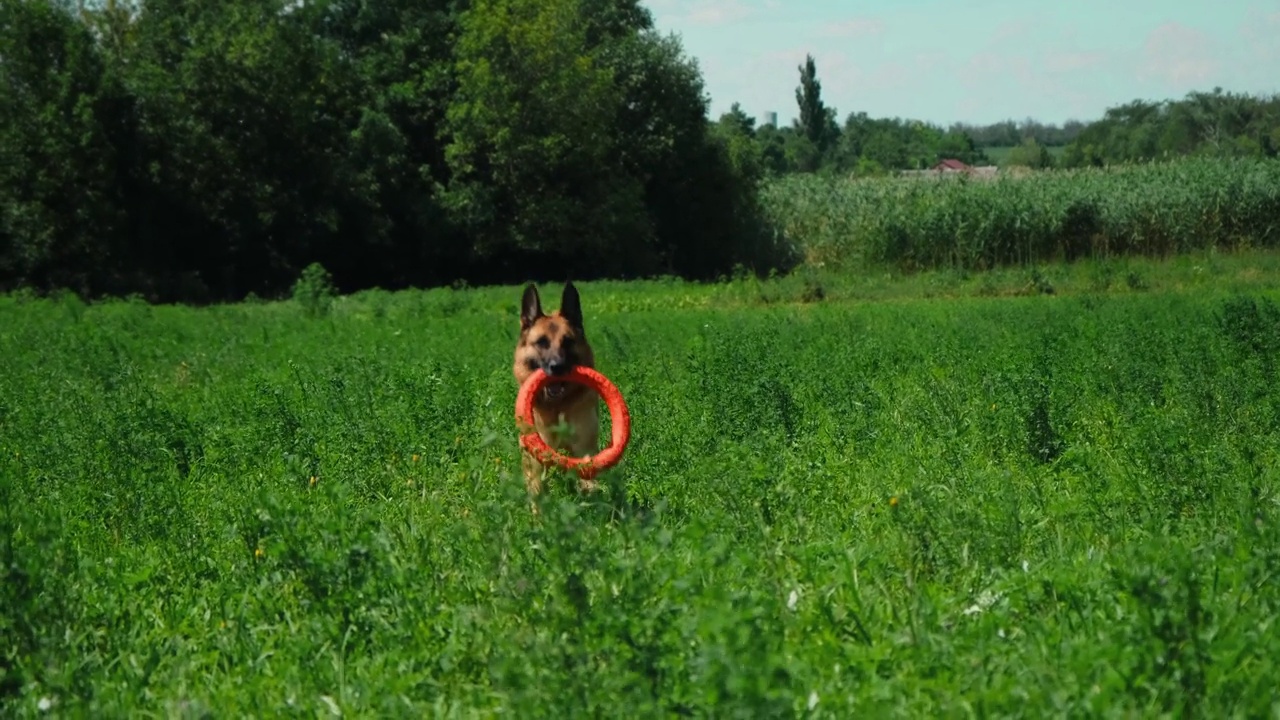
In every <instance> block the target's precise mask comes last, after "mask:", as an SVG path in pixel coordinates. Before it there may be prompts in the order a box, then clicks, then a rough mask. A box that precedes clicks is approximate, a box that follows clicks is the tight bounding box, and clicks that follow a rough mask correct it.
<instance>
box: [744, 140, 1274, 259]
mask: <svg viewBox="0 0 1280 720" xmlns="http://www.w3.org/2000/svg"><path fill="white" fill-rule="evenodd" d="M763 203H764V207H765V208H766V211H767V213H768V215H769V216H770V217H771V218H772V220H773V222H774V223H775V224H776V226H777V227H778V228H779V229H780V231H781V232H782V233H783V235H784V236H785V237H786V238H787V239H789V240H790V241H791V242H793V243H795V244H796V245H798V246H799V248H800V249H801V250H802V251H803V252H804V254H805V256H806V258H807V260H808V262H809V263H811V264H823V265H826V266H833V267H842V268H867V267H879V266H885V265H889V266H893V267H898V268H901V269H905V270H917V269H923V268H965V269H983V268H991V267H996V266H1001V265H1012V264H1030V263H1037V262H1048V261H1054V260H1062V259H1066V260H1074V259H1078V258H1082V257H1093V258H1102V257H1114V256H1120V255H1146V256H1165V255H1168V254H1171V253H1181V252H1188V251H1192V250H1204V249H1207V248H1218V249H1238V248H1242V247H1274V246H1275V245H1277V244H1278V243H1280V161H1276V160H1260V159H1209V158H1192V159H1183V160H1177V161H1172V162H1166V163H1159V164H1150V165H1141V166H1130V167H1120V168H1112V169H1089V170H1077V171H1049V172H1039V173H1032V174H1013V175H1010V174H1005V175H1002V176H1001V177H1000V178H998V179H995V180H967V179H951V178H947V179H945V180H944V181H936V182H935V181H929V180H922V179H919V178H889V179H862V180H851V179H847V178H829V177H819V176H814V175H794V176H788V177H784V178H782V179H779V180H776V181H773V182H771V183H769V184H767V185H766V186H765V188H764V190H763Z"/></svg>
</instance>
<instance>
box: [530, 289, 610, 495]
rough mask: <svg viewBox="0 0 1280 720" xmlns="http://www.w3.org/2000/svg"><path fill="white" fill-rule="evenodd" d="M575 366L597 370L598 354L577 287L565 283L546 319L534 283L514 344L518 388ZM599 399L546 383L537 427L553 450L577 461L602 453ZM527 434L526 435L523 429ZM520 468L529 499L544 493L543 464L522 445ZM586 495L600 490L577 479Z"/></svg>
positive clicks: (536, 411) (574, 386)
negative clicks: (533, 378)
mask: <svg viewBox="0 0 1280 720" xmlns="http://www.w3.org/2000/svg"><path fill="white" fill-rule="evenodd" d="M573 367H587V368H594V367H595V355H594V353H593V352H592V350H591V345H590V344H588V343H587V334H586V330H585V329H584V328H583V323H582V304H581V301H580V300H579V298H578V289H577V288H575V287H574V286H573V283H572V282H569V283H565V286H564V293H563V294H562V295H561V297H560V310H559V311H557V312H555V313H553V314H551V315H546V314H544V313H543V312H542V301H541V299H540V298H539V297H538V289H537V288H536V287H534V286H533V284H532V283H530V284H529V285H528V286H527V287H526V288H525V289H524V296H523V297H522V298H521V301H520V341H519V343H518V344H517V345H516V354H515V365H514V370H515V376H516V383H517V386H518V387H522V386H523V385H524V382H525V380H527V379H528V378H529V376H530V375H531V374H533V372H534V371H535V370H537V369H539V368H541V369H542V370H543V371H544V372H546V373H547V375H550V376H551V377H552V378H555V377H557V376H562V375H564V374H565V373H566V372H568V371H569V370H570V369H571V368H573ZM599 411H600V396H599V394H598V393H597V392H596V391H595V390H593V389H591V388H589V387H587V386H585V385H580V384H578V383H573V382H554V380H553V381H551V382H548V383H547V384H546V385H544V386H543V387H542V390H540V391H539V392H538V394H537V395H536V396H535V397H534V399H533V421H534V429H535V430H537V432H538V435H540V436H541V437H542V439H543V440H544V441H546V443H547V445H549V446H550V447H552V448H553V449H555V450H557V451H559V452H562V453H567V454H569V455H571V456H573V457H590V456H592V455H595V454H596V453H597V452H599V450H600V446H599V436H600V412H599ZM523 432H528V429H527V428H526V429H524V430H523ZM520 452H521V458H520V460H521V463H520V464H521V467H522V468H523V470H524V479H525V487H526V488H527V489H528V491H529V494H530V495H537V494H539V493H540V492H542V480H543V477H545V475H546V470H547V468H546V466H544V465H543V464H542V463H541V462H540V461H539V460H538V459H537V458H536V457H535V456H533V455H531V454H530V453H529V451H528V450H525V449H524V448H523V447H521V449H520ZM578 487H579V489H580V490H583V491H591V490H595V489H596V483H595V481H594V480H583V479H579V481H578Z"/></svg>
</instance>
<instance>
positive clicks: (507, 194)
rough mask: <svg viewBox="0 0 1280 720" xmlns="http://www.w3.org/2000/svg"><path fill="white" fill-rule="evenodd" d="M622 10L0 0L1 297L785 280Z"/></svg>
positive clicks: (442, 2) (696, 97) (290, 1)
mask: <svg viewBox="0 0 1280 720" xmlns="http://www.w3.org/2000/svg"><path fill="white" fill-rule="evenodd" d="M707 108H708V99H707V96H706V93H705V90H704V87H703V82H702V78H701V76H700V73H699V71H698V69H697V66H696V63H695V62H694V61H693V60H692V59H690V58H689V57H687V56H686V55H685V54H684V52H683V50H682V48H681V45H680V43H679V41H678V39H676V38H674V37H671V36H666V35H662V34H660V33H658V32H657V31H656V30H655V29H654V26H653V20H652V17H651V15H650V14H649V12H648V11H647V10H646V9H644V8H643V7H642V6H641V5H640V3H639V2H638V0H239V1H238V2H235V3H198V2H190V1H189V0H147V1H146V2H145V3H140V4H133V3H130V2H129V0H104V2H100V3H96V4H93V5H88V4H85V3H84V2H79V3H76V2H69V1H68V0H0V153H2V154H3V162H0V290H3V289H12V288H15V287H30V288H35V289H37V290H45V289H52V288H70V289H73V290H75V291H77V292H81V293H84V294H88V295H96V294H103V293H106V294H125V293H141V294H143V295H144V296H146V297H148V298H151V299H154V300H181V301H203V300H218V299H238V298H240V297H243V296H244V295H245V294H247V293H249V292H253V293H257V294H259V295H272V294H278V293H279V292H280V291H282V290H283V289H286V288H287V287H288V286H289V284H290V283H292V282H293V281H294V279H295V278H296V277H298V274H299V272H300V271H301V269H302V268H304V267H306V266H307V265H309V264H310V263H312V262H316V261H318V262H320V263H321V264H322V265H324V266H325V267H326V268H328V269H329V270H330V271H331V272H332V273H333V276H334V279H335V281H336V284H337V285H338V287H339V289H342V290H351V289H355V288H362V287H370V286H381V287H384V288H396V287H405V286H410V285H419V286H423V285H433V284H442V283H451V282H459V281H464V282H470V283H491V282H517V281H523V280H526V279H540V278H555V279H563V278H565V277H573V278H577V279H590V278H592V277H606V276H607V277H629V276H639V275H653V274H664V273H669V274H677V275H681V276H685V277H692V278H705V277H713V276H715V275H716V274H719V273H723V272H726V271H729V270H731V269H732V268H733V267H735V266H739V265H741V266H746V267H754V268H757V269H759V270H761V271H763V270H765V269H768V268H774V267H777V268H782V269H785V268H786V267H788V263H789V262H790V260H789V258H790V256H789V255H788V254H787V252H786V251H785V248H783V246H781V245H780V244H778V243H777V242H776V241H775V239H774V237H773V235H772V234H770V233H769V232H768V229H767V224H766V223H765V222H764V220H763V219H762V218H761V217H760V212H759V208H758V204H757V196H756V191H755V190H756V187H755V186H756V183H757V182H758V181H759V177H758V175H756V174H755V173H757V172H758V171H759V168H758V167H755V166H740V165H738V164H736V156H735V155H734V153H733V152H732V147H731V146H730V143H729V142H728V141H727V140H726V139H725V138H724V137H723V136H722V135H720V134H719V133H717V132H715V129H714V127H713V126H712V125H711V124H710V123H708V122H707Z"/></svg>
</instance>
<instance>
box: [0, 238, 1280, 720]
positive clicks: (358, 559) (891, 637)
mask: <svg viewBox="0 0 1280 720" xmlns="http://www.w3.org/2000/svg"><path fill="white" fill-rule="evenodd" d="M1205 264H1206V271H1207V272H1213V271H1214V270H1213V262H1212V261H1211V262H1207V263H1205ZM1273 267H1274V263H1273ZM1245 269H1247V268H1245V267H1242V266H1236V267H1235V268H1234V270H1233V271H1232V273H1231V274H1230V275H1219V276H1217V277H1216V279H1215V280H1213V281H1211V282H1210V286H1211V288H1212V289H1210V290H1207V291H1203V290H1202V291H1199V292H1197V293H1195V294H1166V293H1157V292H1154V291H1152V292H1148V293H1131V294H1128V293H1126V294H1118V295H1101V296H1098V295H1094V296H1090V297H1045V296H1040V297H1027V298H1010V299H998V300H975V299H968V300H954V299H952V300H946V301H919V300H916V301H904V302H894V303H877V304H865V303H859V304H846V303H835V304H827V303H818V304H811V305H807V306H798V305H789V306H780V307H772V308H760V307H749V308H731V307H724V306H706V307H699V305H704V304H705V301H706V300H707V294H706V293H709V292H711V291H713V290H714V291H719V289H720V288H721V287H722V286H717V287H716V288H711V289H705V288H697V287H692V288H691V287H688V286H683V285H679V284H671V285H666V286H660V285H652V284H651V285H645V284H597V283H584V284H583V288H582V289H583V299H584V304H585V307H586V311H587V323H588V332H589V333H590V337H592V338H593V339H594V342H595V344H596V345H597V346H598V358H599V360H600V362H601V368H602V369H603V370H604V372H606V373H607V374H608V375H609V376H610V377H611V378H612V379H613V380H614V381H615V382H616V383H617V384H618V385H619V387H620V388H622V389H623V391H624V392H625V393H626V396H627V400H628V402H629V403H630V405H631V409H632V418H633V438H632V444H631V446H630V447H629V449H628V451H627V455H626V457H625V459H624V461H623V464H622V466H621V467H620V468H619V469H618V471H617V472H615V473H612V474H610V475H609V477H608V478H607V479H606V485H607V487H608V491H607V493H606V495H604V496H603V497H597V498H595V499H594V500H592V501H590V502H584V503H579V502H578V501H577V500H576V499H575V498H574V497H573V496H572V495H570V494H569V491H567V490H566V489H565V487H564V485H562V484H560V483H557V484H555V485H554V486H553V488H552V491H551V492H550V494H549V495H548V497H547V500H546V503H545V504H544V507H543V513H542V516H541V518H540V519H534V518H533V517H532V516H531V514H530V512H529V510H528V506H527V504H526V502H525V498H524V490H523V483H522V482H521V480H520V477H519V470H518V456H517V454H516V440H515V434H514V426H513V422H512V419H511V407H512V402H513V400H514V396H515V388H514V386H513V380H512V378H511V372H510V367H509V365H510V353H511V348H512V344H513V343H514V334H515V331H516V327H515V326H516V303H517V302H518V297H519V288H516V287H509V288H501V289H493V290H490V289H484V290H466V291H450V290H448V289H440V290H433V291H429V292H419V291H407V292H404V293H398V294H391V293H385V292H380V291H379V292H370V293H362V294H360V295H357V296H349V297H343V298H339V299H338V300H337V301H336V302H334V303H333V305H332V307H330V308H328V309H325V308H324V307H323V306H313V305H305V304H303V303H298V304H296V305H295V304H294V303H292V302H289V303H279V304H242V305H230V306H219V307H214V308H206V309H189V308H180V307H164V306H162V307H154V306H147V305H144V304H142V303H130V302H113V303H104V304H98V305H92V306H85V305H84V304H82V303H80V302H79V301H78V300H76V299H75V298H73V297H67V298H63V299H55V300H36V301H28V300H26V299H24V298H20V297H13V298H4V299H0V356H2V357H4V358H5V372H4V373H0V716H4V717H35V716H41V710H45V711H47V712H46V713H45V714H44V716H59V717H61V716H68V717H137V716H164V717H203V716H243V715H253V716H263V715H267V716H280V715H290V716H292V715H306V716H317V715H323V716H330V715H335V716H336V715H337V714H339V713H344V714H346V715H352V716H359V717H368V716H380V717H387V716H413V717H424V716H431V717H472V716H486V717H492V716H498V715H502V716H511V715H515V716H519V717H546V718H565V717H579V716H617V715H626V716H627V717H671V716H676V715H679V716H695V717H711V716H714V717H744V718H745V717H762V716H763V717H840V718H845V717H868V716H871V717H887V716H902V717H946V716H960V715H971V714H974V712H975V710H976V711H977V712H978V713H979V714H982V715H1000V716H1003V715H1010V716H1035V717H1044V716H1064V715H1070V716H1097V715H1109V714H1110V715H1124V716H1149V715H1162V716H1165V715H1167V716H1178V717H1201V716H1213V717H1222V716H1239V717H1259V716H1266V715H1267V714H1268V713H1269V712H1271V711H1272V710H1271V708H1272V706H1273V704H1274V694H1275V693H1274V688H1275V678H1276V676H1277V673H1278V672H1280V667H1278V666H1277V664H1278V663H1280V624H1277V623H1276V622H1275V618H1276V616H1277V613H1280V584H1277V583H1276V582H1275V581H1274V578H1275V577H1276V574H1277V573H1280V506H1278V505H1277V500H1278V494H1277V487H1278V486H1277V481H1280V475H1278V470H1277V468H1280V451H1278V449H1280V385H1278V384H1277V382H1276V377H1277V376H1276V358H1277V353H1280V344H1278V343H1280V305H1277V300H1280V295H1277V292H1276V284H1275V282H1276V281H1275V278H1276V277H1277V276H1276V275H1275V274H1274V272H1272V274H1270V275H1269V276H1268V277H1269V278H1270V282H1269V284H1267V285H1266V287H1265V288H1262V287H1259V288H1258V289H1257V290H1256V291H1255V292H1254V293H1252V294H1250V295H1239V296H1237V295H1234V294H1232V293H1227V292H1224V290H1223V289H1222V288H1223V287H1224V286H1225V285H1228V284H1230V282H1231V280H1232V278H1233V277H1234V275H1235V274H1236V273H1238V272H1241V271H1243V270H1245ZM751 282H752V281H751V280H748V281H747V283H748V284H749V283H751ZM555 291H556V288H552V289H550V292H555ZM304 297H317V296H305V295H304ZM308 308H310V310H318V311H319V314H315V316H314V317H313V318H311V319H308V315H312V314H314V313H312V312H310V311H309V310H308Z"/></svg>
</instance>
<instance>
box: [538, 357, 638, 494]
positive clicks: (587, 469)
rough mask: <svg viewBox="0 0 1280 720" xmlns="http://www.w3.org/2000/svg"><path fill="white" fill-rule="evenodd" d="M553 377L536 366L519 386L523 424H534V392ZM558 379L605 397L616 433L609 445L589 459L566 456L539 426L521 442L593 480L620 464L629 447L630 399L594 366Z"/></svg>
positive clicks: (546, 459) (546, 460)
mask: <svg viewBox="0 0 1280 720" xmlns="http://www.w3.org/2000/svg"><path fill="white" fill-rule="evenodd" d="M550 380H551V376H549V375H547V373H546V372H544V371H543V370H542V369H541V368H539V369H537V370H534V371H533V374H531V375H530V376H529V378H528V379H527V380H525V381H524V385H522V386H520V392H519V393H518V394H517V395H516V421H517V422H518V423H523V425H522V427H533V426H534V424H533V396H534V395H536V394H537V393H538V391H539V390H541V389H542V386H543V385H545V384H547V382H549V381H550ZM555 380H556V382H561V381H567V382H575V383H579V384H581V385H586V386H587V387H590V388H592V389H594V390H595V391H596V392H597V393H599V395H600V398H601V399H602V400H604V404H605V407H607V408H609V418H610V420H611V421H612V431H613V432H612V436H613V437H612V439H611V442H610V443H609V447H607V448H605V449H604V450H601V451H600V452H598V453H596V454H595V455H593V456H592V457H591V459H589V460H588V459H587V458H580V457H579V458H575V457H567V456H565V455H564V454H562V453H559V452H556V451H555V450H553V449H552V448H551V446H550V445H547V442H546V441H545V440H543V439H542V436H541V435H539V434H538V432H537V431H536V430H535V431H533V432H530V433H527V434H525V435H521V436H520V445H522V446H523V447H524V449H525V450H528V451H529V452H530V453H532V454H533V455H534V457H537V458H538V459H539V460H540V461H542V462H544V463H555V464H556V465H559V466H560V467H562V468H564V469H566V470H573V471H575V472H577V473H578V476H579V477H581V478H582V479H584V480H590V479H591V478H593V477H595V476H596V475H597V474H598V473H599V472H600V471H601V470H607V469H609V468H611V467H613V466H614V465H617V464H618V461H619V460H621V459H622V452H623V451H624V450H626V449H627V443H628V442H629V441H630V440H631V412H630V411H629V410H628V409H627V402H626V400H623V399H622V393H621V392H619V391H618V388H616V387H614V384H613V383H611V382H609V378H606V377H605V376H604V375H601V374H600V373H599V372H597V371H596V370H593V369H592V368H588V367H575V368H573V369H571V370H569V372H567V373H565V374H564V375H560V376H558V377H556V378H555Z"/></svg>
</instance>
